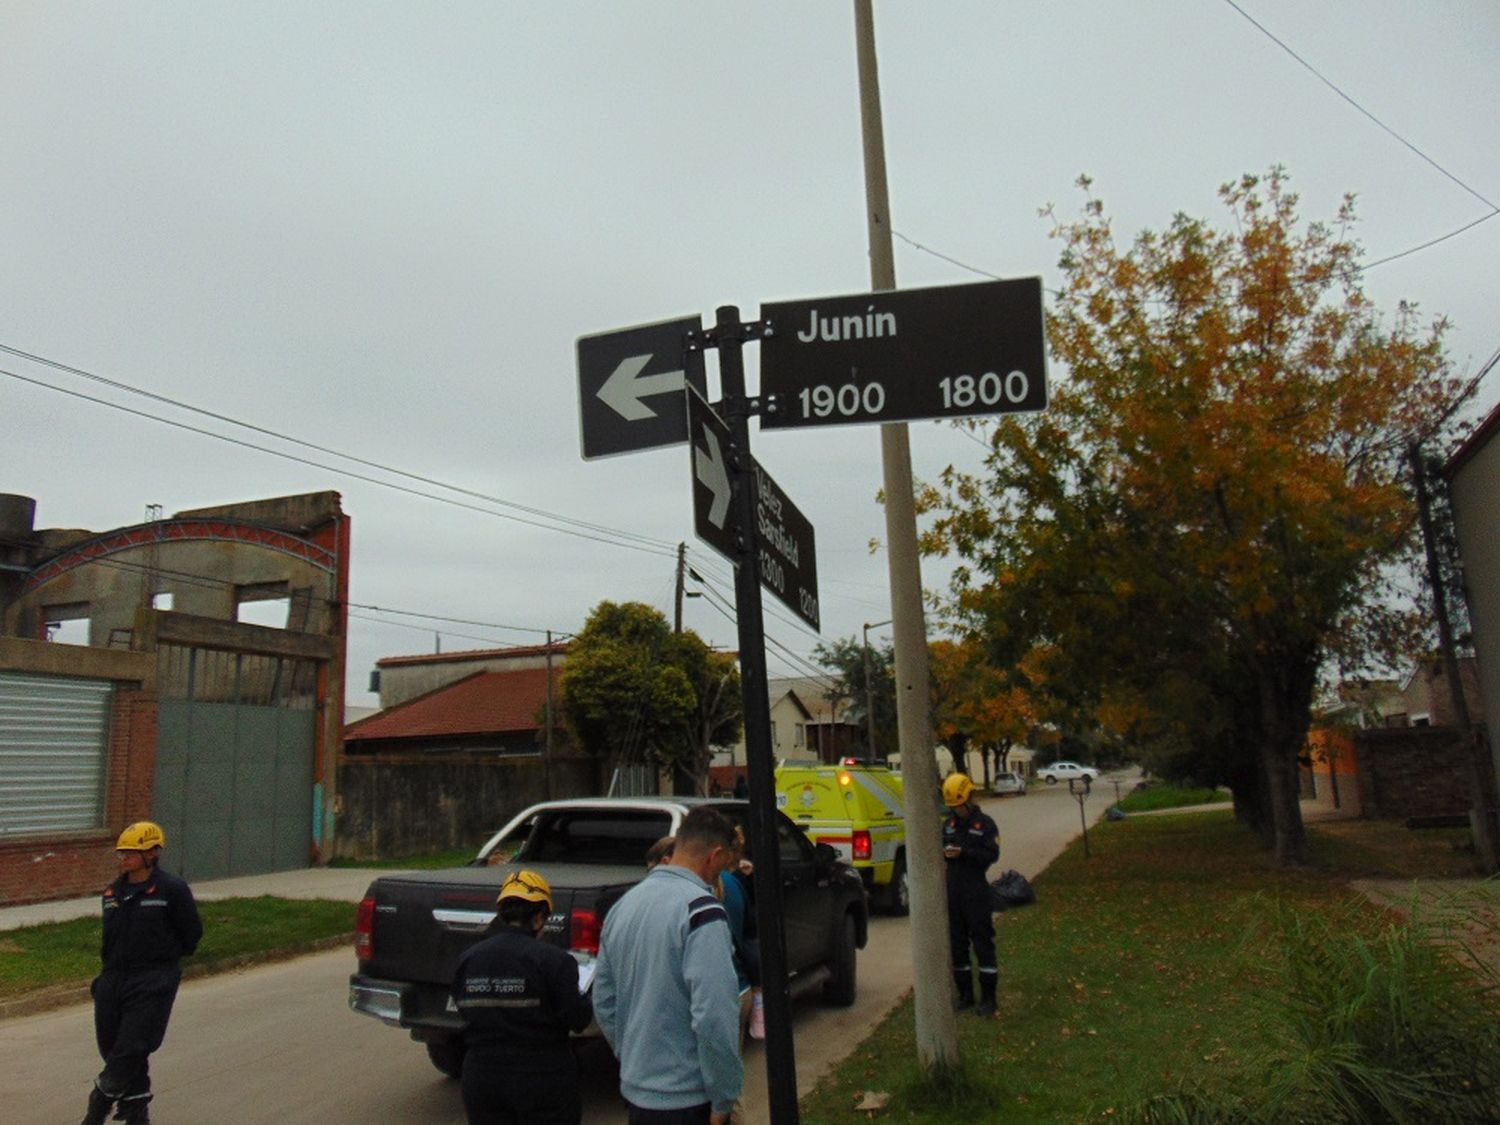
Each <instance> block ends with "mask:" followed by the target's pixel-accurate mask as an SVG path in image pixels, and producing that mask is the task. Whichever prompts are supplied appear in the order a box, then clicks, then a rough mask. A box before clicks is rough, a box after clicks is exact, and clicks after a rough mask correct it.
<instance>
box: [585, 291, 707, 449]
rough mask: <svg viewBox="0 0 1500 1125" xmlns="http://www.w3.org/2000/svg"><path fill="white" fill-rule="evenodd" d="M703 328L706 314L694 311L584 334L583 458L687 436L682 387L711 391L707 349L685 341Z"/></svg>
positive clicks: (680, 440) (673, 442)
mask: <svg viewBox="0 0 1500 1125" xmlns="http://www.w3.org/2000/svg"><path fill="white" fill-rule="evenodd" d="M702 328H703V321H702V319H701V318H699V317H696V316H693V317H683V318H681V319H679V320H664V321H661V322H660V323H657V324H642V325H639V326H638V327H635V328H624V329H620V330H619V331H615V332H605V333H601V334H600V335H597V336H582V337H580V338H579V340H578V407H579V434H580V438H581V445H582V448H583V459H584V460H585V461H591V460H593V459H595V458H598V457H613V456H615V455H616V454H619V453H636V452H639V451H640V450H643V449H655V448H658V447H660V446H664V445H680V444H682V443H683V442H685V441H687V413H686V410H685V407H684V403H683V397H682V388H683V387H684V386H688V385H691V386H693V387H696V388H697V389H698V390H699V391H700V392H702V393H707V387H708V383H707V380H706V378H705V377H704V374H703V353H702V351H699V350H697V349H694V350H693V351H689V350H688V349H687V347H686V341H687V335H688V333H690V332H699V331H701V330H702Z"/></svg>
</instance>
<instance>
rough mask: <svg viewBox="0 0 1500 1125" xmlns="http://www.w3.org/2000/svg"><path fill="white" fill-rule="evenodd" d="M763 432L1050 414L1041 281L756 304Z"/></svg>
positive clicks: (891, 291) (1017, 280)
mask: <svg viewBox="0 0 1500 1125" xmlns="http://www.w3.org/2000/svg"><path fill="white" fill-rule="evenodd" d="M760 311H761V320H762V321H763V322H764V323H765V333H764V335H763V336H762V338H761V343H760V395H761V398H762V399H763V400H764V399H766V398H767V397H768V396H774V399H775V409H774V410H773V411H769V412H767V411H763V412H762V413H761V415H760V426H761V429H763V430H776V429H789V428H793V427H799V426H834V425H844V424H849V423H854V422H903V421H910V420H914V419H919V418H966V417H969V416H972V415H977V414H1017V413H1023V412H1030V411H1038V410H1043V409H1045V408H1046V406H1047V356H1046V346H1045V338H1044V330H1043V324H1042V280H1041V278H1039V277H1029V278H1020V279H1016V280H1010V281H982V282H978V283H977V284H973V285H947V286H940V287H937V288H932V289H892V290H887V291H885V292H880V293H860V294H854V295H851V296H845V297H820V298H817V299H814V300H810V301H783V302H779V303H776V304H769V305H762V306H761V310H760Z"/></svg>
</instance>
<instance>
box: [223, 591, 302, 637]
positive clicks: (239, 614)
mask: <svg viewBox="0 0 1500 1125" xmlns="http://www.w3.org/2000/svg"><path fill="white" fill-rule="evenodd" d="M234 601H235V605H234V619H235V620H236V621H239V622H243V623H244V624H246V625H264V626H266V627H267V628H268V629H285V628H286V627H287V624H288V623H289V622H290V620H291V612H292V595H291V590H290V589H289V588H288V586H287V583H285V582H256V583H254V584H251V585H246V586H238V587H236V588H235V591H234Z"/></svg>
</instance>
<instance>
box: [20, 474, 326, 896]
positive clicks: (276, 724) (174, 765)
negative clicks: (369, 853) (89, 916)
mask: <svg viewBox="0 0 1500 1125" xmlns="http://www.w3.org/2000/svg"><path fill="white" fill-rule="evenodd" d="M35 511H36V505H35V502H34V501H33V500H31V499H30V498H29V497H23V496H14V495H3V496H0V748H3V750H4V753H3V754H0V902H3V901H33V900H40V899H46V898H55V897H67V896H70V895H77V894H80V893H85V892H87V891H90V890H93V889H95V888H96V887H97V886H98V885H99V884H100V880H101V877H103V878H106V879H107V878H108V875H109V873H110V871H112V870H113V867H114V861H113V845H114V840H115V835H116V834H117V833H118V831H119V829H120V828H121V827H122V826H123V825H124V824H126V823H129V822H130V821H133V820H137V819H147V818H149V819H152V820H155V821H158V822H159V823H160V824H161V825H162V827H163V829H164V830H165V831H166V833H167V838H168V855H169V857H170V859H169V860H168V864H169V866H170V867H171V868H172V869H174V870H177V871H180V872H182V873H183V874H185V875H186V876H187V877H189V878H199V879H203V878H217V877H223V876H227V875H240V874H255V873H260V872H265V871H273V870H284V869H287V868H293V867H304V866H307V865H309V864H310V863H316V862H319V861H321V860H322V859H324V858H325V857H326V856H327V855H328V853H329V849H330V847H331V845H332V841H333V816H334V813H335V810H336V808H337V804H338V795H337V788H336V768H335V767H336V761H337V752H338V745H339V738H340V734H341V730H342V712H343V693H344V692H343V684H344V661H345V658H344V652H345V629H346V604H347V600H348V578H349V543H350V539H349V520H348V518H347V516H345V515H344V513H343V511H342V509H341V508H340V505H339V497H338V495H337V494H336V493H332V492H323V493H313V494H308V495H301V496H290V497H281V498H276V499H270V500H258V501H250V502H245V503H237V504H230V505H225V506H222V507H213V508H200V509H194V510H189V511H182V512H178V513H176V514H174V515H173V516H171V517H168V518H152V519H149V520H147V521H146V522H145V523H140V524H133V525H129V526H125V527H119V528H115V529H112V530H109V531H105V532H94V531H88V530H82V529H45V528H44V529H38V528H36V527H35V526H34V521H35ZM268 611H269V612H268Z"/></svg>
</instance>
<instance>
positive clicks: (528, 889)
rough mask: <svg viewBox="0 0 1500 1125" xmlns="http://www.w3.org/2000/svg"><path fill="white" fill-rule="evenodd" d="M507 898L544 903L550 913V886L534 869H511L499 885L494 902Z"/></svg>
mask: <svg viewBox="0 0 1500 1125" xmlns="http://www.w3.org/2000/svg"><path fill="white" fill-rule="evenodd" d="M508 898H518V899H521V900H523V901H525V902H542V903H546V905H547V913H548V914H551V913H552V888H551V887H549V886H548V885H547V880H545V879H543V878H542V877H541V876H540V875H538V874H537V873H536V872H535V871H512V872H511V873H510V875H509V876H508V877H507V878H506V880H505V883H504V885H502V886H501V888H500V894H499V895H498V896H497V897H496V898H495V902H496V903H497V904H498V903H502V902H504V901H505V900H506V899H508Z"/></svg>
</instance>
